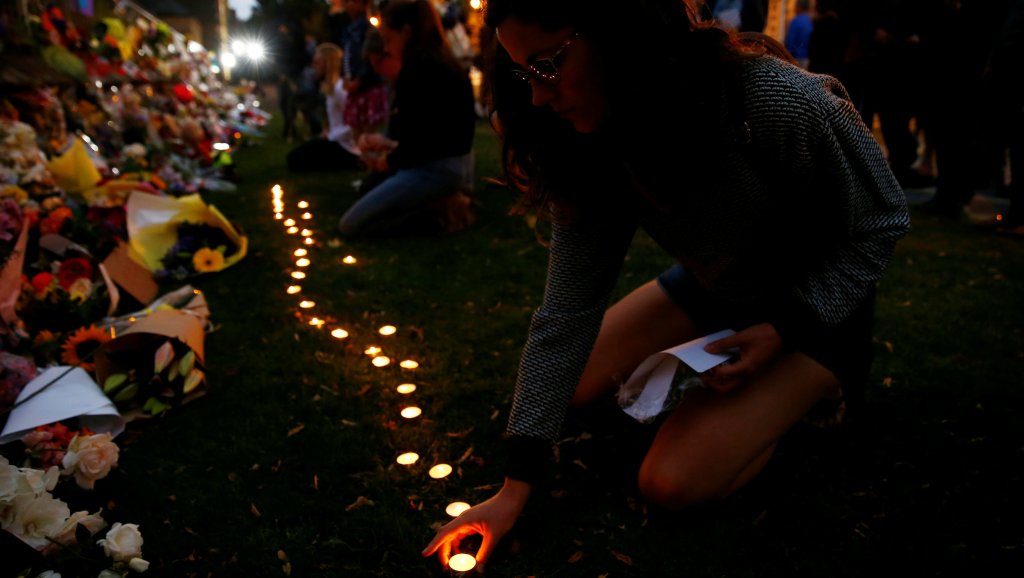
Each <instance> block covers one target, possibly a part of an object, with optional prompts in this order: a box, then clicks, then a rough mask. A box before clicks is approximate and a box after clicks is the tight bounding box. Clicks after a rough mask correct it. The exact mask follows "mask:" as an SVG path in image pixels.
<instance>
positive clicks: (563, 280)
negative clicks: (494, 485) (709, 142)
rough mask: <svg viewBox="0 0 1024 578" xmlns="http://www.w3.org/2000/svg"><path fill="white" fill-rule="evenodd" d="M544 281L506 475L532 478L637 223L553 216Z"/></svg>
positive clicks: (522, 368)
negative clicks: (569, 218)
mask: <svg viewBox="0 0 1024 578" xmlns="http://www.w3.org/2000/svg"><path fill="white" fill-rule="evenodd" d="M552 227H553V230H552V234H551V246H550V254H549V260H548V273H547V282H546V285H545V289H544V298H543V302H542V303H541V305H540V307H539V308H538V309H537V310H536V311H535V312H534V313H533V317H532V319H531V321H530V326H529V331H528V334H527V339H526V345H525V346H524V348H523V353H522V357H521V359H520V363H519V372H518V375H517V378H516V389H515V395H514V397H513V400H512V410H511V413H510V415H509V421H508V427H507V430H506V436H507V441H508V450H509V455H508V467H507V471H506V474H507V475H508V476H509V477H510V478H514V479H519V480H523V481H528V482H534V483H535V482H537V481H539V480H540V479H541V478H542V477H543V474H544V470H545V466H546V463H547V459H548V457H549V455H550V450H551V445H552V444H553V443H554V442H555V441H556V440H557V438H558V435H559V432H560V430H561V427H562V424H563V421H564V419H565V413H566V410H567V408H568V404H569V400H570V399H571V398H572V395H573V392H574V391H575V389H576V386H577V384H578V382H579V379H580V376H581V375H582V374H583V369H584V366H585V365H586V363H587V359H588V358H589V356H590V351H591V349H592V348H593V345H594V341H595V340H596V339H597V333H598V330H599V329H600V327H601V321H602V320H603V319H604V313H605V310H606V308H607V307H608V302H609V299H610V298H611V294H612V291H613V290H614V289H615V284H616V280H617V278H618V274H619V270H620V269H621V267H622V262H623V259H624V258H625V254H626V251H627V250H628V248H629V245H630V242H631V240H632V238H633V234H634V233H635V231H636V225H635V224H634V223H629V222H627V220H624V219H622V218H610V217H609V218H584V217H577V218H574V219H572V220H571V221H570V220H567V219H564V218H560V217H559V216H557V215H555V216H554V217H553V223H552Z"/></svg>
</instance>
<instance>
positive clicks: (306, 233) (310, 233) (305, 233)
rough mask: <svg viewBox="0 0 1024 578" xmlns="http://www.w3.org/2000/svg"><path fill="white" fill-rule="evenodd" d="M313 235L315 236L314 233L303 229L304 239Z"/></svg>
mask: <svg viewBox="0 0 1024 578" xmlns="http://www.w3.org/2000/svg"><path fill="white" fill-rule="evenodd" d="M312 234H313V231H310V230H309V229H303V230H302V236H303V237H309V236H310V235H312Z"/></svg>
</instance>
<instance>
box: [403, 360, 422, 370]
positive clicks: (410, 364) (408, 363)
mask: <svg viewBox="0 0 1024 578" xmlns="http://www.w3.org/2000/svg"><path fill="white" fill-rule="evenodd" d="M399 365H401V366H402V369H416V368H417V367H419V366H420V364H419V363H418V362H416V361H413V360H411V359H406V360H405V361H403V362H402V363H399Z"/></svg>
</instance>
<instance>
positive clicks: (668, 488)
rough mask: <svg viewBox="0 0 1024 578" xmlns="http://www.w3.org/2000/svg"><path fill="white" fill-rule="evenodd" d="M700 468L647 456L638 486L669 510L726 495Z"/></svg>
mask: <svg viewBox="0 0 1024 578" xmlns="http://www.w3.org/2000/svg"><path fill="white" fill-rule="evenodd" d="M698 470H699V468H697V467H695V466H691V465H686V466H682V467H680V464H673V465H672V467H665V466H664V464H660V463H657V462H654V461H653V460H650V459H647V460H644V463H643V465H642V466H641V467H640V473H639V475H638V477H637V486H638V488H639V490H640V493H641V495H643V497H644V498H645V499H646V500H647V501H648V502H650V503H651V504H654V505H656V506H659V507H661V508H665V509H668V510H681V509H684V508H687V507H690V506H695V505H697V504H702V503H705V502H710V501H714V500H717V499H720V498H723V497H724V495H723V494H724V492H722V491H720V490H721V489H720V488H715V487H713V486H711V485H709V484H708V483H707V480H706V479H702V476H701V472H700V471H698Z"/></svg>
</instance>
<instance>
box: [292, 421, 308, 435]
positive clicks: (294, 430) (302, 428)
mask: <svg viewBox="0 0 1024 578" xmlns="http://www.w3.org/2000/svg"><path fill="white" fill-rule="evenodd" d="M304 429H306V426H305V425H304V424H301V423H300V424H299V425H297V426H295V427H293V428H292V429H290V430H288V437H292V436H293V435H295V434H297V433H299V432H300V431H302V430H304Z"/></svg>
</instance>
